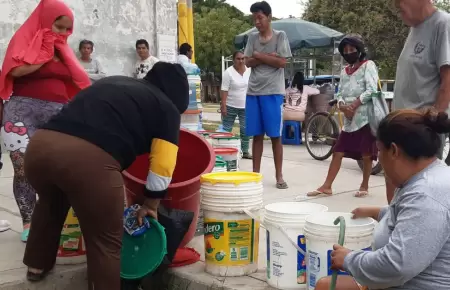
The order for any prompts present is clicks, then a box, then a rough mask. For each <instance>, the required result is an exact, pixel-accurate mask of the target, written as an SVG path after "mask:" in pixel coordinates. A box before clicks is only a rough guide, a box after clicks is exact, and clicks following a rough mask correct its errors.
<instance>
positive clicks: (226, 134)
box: [210, 133, 235, 139]
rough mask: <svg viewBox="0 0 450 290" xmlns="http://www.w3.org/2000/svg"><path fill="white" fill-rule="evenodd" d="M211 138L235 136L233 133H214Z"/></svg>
mask: <svg viewBox="0 0 450 290" xmlns="http://www.w3.org/2000/svg"><path fill="white" fill-rule="evenodd" d="M210 137H211V138H213V139H214V138H217V139H220V138H230V137H235V136H234V134H233V133H214V134H211V135H210Z"/></svg>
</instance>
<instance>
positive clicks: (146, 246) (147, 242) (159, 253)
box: [120, 218, 167, 280]
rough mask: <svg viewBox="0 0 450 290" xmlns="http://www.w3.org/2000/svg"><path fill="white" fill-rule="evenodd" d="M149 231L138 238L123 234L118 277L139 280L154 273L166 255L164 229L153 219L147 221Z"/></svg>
mask: <svg viewBox="0 0 450 290" xmlns="http://www.w3.org/2000/svg"><path fill="white" fill-rule="evenodd" d="M148 221H149V222H150V229H148V230H147V231H146V232H145V233H143V234H142V235H139V236H135V237H132V236H130V235H129V234H127V233H124V235H123V238H122V251H121V259H120V277H122V278H123V279H127V280H136V279H141V278H142V277H144V276H147V275H148V274H150V273H151V272H153V271H155V270H156V269H157V268H158V267H159V265H161V263H162V261H163V259H164V256H165V255H166V254H167V241H166V239H167V238H166V234H165V231H164V227H163V226H162V225H161V224H160V223H158V222H157V221H156V220H154V219H150V218H149V219H148Z"/></svg>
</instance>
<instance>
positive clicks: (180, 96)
mask: <svg viewBox="0 0 450 290" xmlns="http://www.w3.org/2000/svg"><path fill="white" fill-rule="evenodd" d="M144 80H146V81H148V82H149V83H151V84H152V85H154V86H156V87H157V88H159V89H160V90H161V91H162V92H163V93H164V94H166V96H167V97H168V98H169V99H170V100H171V101H172V103H173V104H174V105H175V106H176V107H177V109H178V111H180V114H182V113H184V111H186V109H187V108H188V106H189V82H188V79H187V75H186V72H185V71H184V68H183V67H182V66H181V65H179V64H173V63H168V62H163V61H159V62H157V63H156V64H155V65H154V66H153V68H152V69H151V70H150V71H149V72H148V73H147V75H146V76H145V77H144Z"/></svg>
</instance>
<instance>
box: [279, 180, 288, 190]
mask: <svg viewBox="0 0 450 290" xmlns="http://www.w3.org/2000/svg"><path fill="white" fill-rule="evenodd" d="M277 188H278V189H288V188H289V186H288V185H287V183H286V182H285V181H283V182H277Z"/></svg>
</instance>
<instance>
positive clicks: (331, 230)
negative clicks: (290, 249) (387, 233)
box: [304, 212, 375, 290]
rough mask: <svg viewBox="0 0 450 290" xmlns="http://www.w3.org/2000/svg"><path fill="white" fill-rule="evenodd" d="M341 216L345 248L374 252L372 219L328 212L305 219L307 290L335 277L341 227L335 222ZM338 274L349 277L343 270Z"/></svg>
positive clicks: (312, 289) (373, 222)
mask: <svg viewBox="0 0 450 290" xmlns="http://www.w3.org/2000/svg"><path fill="white" fill-rule="evenodd" d="M339 216H343V217H344V218H345V224H346V229H345V242H344V247H346V248H348V249H350V250H365V251H371V250H372V240H373V238H372V236H373V230H374V228H375V221H374V220H373V219H371V218H363V219H352V214H350V213H340V212H326V213H319V214H313V215H310V216H309V217H307V218H306V223H305V229H304V231H305V237H306V249H307V255H308V267H307V278H308V289H309V290H314V289H315V286H316V283H317V281H318V280H319V279H320V278H323V277H326V276H330V275H332V270H331V252H332V250H333V245H334V244H337V243H338V239H339V228H340V226H339V225H334V221H335V220H336V218H338V217H339ZM338 275H348V274H347V273H346V272H343V271H340V272H339V273H338Z"/></svg>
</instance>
